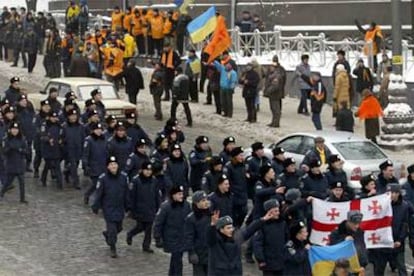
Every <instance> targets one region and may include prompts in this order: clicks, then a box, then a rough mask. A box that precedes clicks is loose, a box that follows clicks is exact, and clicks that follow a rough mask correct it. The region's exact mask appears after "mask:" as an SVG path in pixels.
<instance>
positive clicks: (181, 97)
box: [172, 74, 190, 101]
mask: <svg viewBox="0 0 414 276" xmlns="http://www.w3.org/2000/svg"><path fill="white" fill-rule="evenodd" d="M189 93H190V79H189V78H188V76H186V75H184V74H180V75H178V76H176V77H175V78H174V82H173V87H172V98H173V100H176V101H188V96H189Z"/></svg>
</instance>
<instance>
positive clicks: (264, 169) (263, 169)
mask: <svg viewBox="0 0 414 276" xmlns="http://www.w3.org/2000/svg"><path fill="white" fill-rule="evenodd" d="M271 169H272V165H271V164H270V163H265V164H264V165H263V166H261V167H260V176H261V177H264V176H265V175H266V174H267V173H268V172H269V171H270V170H271Z"/></svg>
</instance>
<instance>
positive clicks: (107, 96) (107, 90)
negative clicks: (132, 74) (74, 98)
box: [79, 85, 119, 100]
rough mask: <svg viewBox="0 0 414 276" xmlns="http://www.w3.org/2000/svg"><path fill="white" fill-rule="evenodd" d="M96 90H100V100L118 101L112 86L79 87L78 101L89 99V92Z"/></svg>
mask: <svg viewBox="0 0 414 276" xmlns="http://www.w3.org/2000/svg"><path fill="white" fill-rule="evenodd" d="M96 88H99V89H101V92H102V99H104V100H111V99H119V97H118V94H117V93H116V91H115V89H114V87H113V86H112V85H82V86H79V94H80V100H87V99H89V98H90V97H91V91H92V90H94V89H96Z"/></svg>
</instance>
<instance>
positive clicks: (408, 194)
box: [402, 176, 414, 205]
mask: <svg viewBox="0 0 414 276" xmlns="http://www.w3.org/2000/svg"><path fill="white" fill-rule="evenodd" d="M402 188H403V189H404V190H405V195H404V200H406V201H407V202H409V203H411V205H414V180H412V179H411V177H410V176H408V177H407V182H405V183H404V185H403V186H402Z"/></svg>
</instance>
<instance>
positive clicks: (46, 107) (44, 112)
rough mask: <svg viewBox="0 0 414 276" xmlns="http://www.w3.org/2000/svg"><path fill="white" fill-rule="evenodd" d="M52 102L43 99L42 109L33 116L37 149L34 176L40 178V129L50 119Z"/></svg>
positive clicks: (35, 147) (34, 144)
mask: <svg viewBox="0 0 414 276" xmlns="http://www.w3.org/2000/svg"><path fill="white" fill-rule="evenodd" d="M50 110H51V107H50V104H49V101H48V100H43V101H41V102H40V111H39V113H38V114H36V116H35V117H34V118H33V126H34V129H35V134H34V140H33V147H34V150H35V157H34V160H33V169H34V173H33V177H34V178H39V167H40V163H41V162H42V152H41V142H40V129H41V126H42V125H43V124H44V123H45V122H46V121H47V120H48V117H49V116H50Z"/></svg>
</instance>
